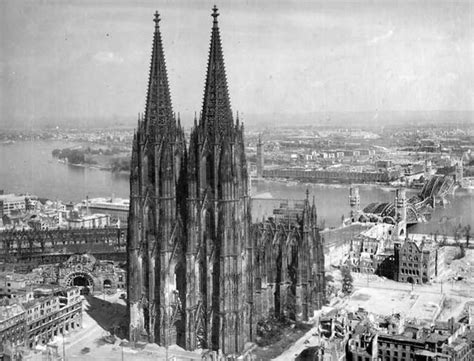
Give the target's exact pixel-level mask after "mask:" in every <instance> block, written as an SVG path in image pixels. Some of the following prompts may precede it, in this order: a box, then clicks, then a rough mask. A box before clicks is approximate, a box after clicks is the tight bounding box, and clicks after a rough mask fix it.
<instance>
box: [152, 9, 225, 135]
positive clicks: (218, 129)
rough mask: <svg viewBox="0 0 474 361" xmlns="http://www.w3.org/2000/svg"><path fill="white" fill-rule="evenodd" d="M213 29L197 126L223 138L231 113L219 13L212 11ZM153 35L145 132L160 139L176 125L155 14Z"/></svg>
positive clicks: (158, 18) (216, 10)
mask: <svg viewBox="0 0 474 361" xmlns="http://www.w3.org/2000/svg"><path fill="white" fill-rule="evenodd" d="M211 16H212V17H213V25H212V34H211V43H210V48H209V59H208V63H207V73H206V83H205V88H204V98H203V105H202V112H201V117H200V119H199V123H200V125H201V126H203V127H204V128H205V132H206V133H207V134H209V135H212V136H213V138H214V136H215V135H217V134H222V132H224V131H225V130H228V129H230V128H231V126H232V125H233V117H232V110H231V107H230V98H229V92H228V88H227V78H226V73H225V66H224V56H223V53H222V45H221V39H220V33H219V24H218V21H217V18H218V16H219V13H218V9H217V7H216V6H215V5H214V7H213V9H212V14H211ZM153 21H154V22H155V32H154V35H153V50H152V56H151V65H150V74H149V80H148V92H147V99H146V106H145V119H144V121H145V128H146V130H147V133H148V134H150V135H151V134H154V135H155V136H157V137H159V136H160V134H162V133H163V131H166V129H167V128H169V127H170V126H172V125H173V124H176V121H175V117H174V116H173V108H172V103H171V96H170V90H169V83H168V74H167V70H166V62H165V56H164V51H163V43H162V40H161V31H160V21H161V19H160V14H159V13H158V12H155V16H154V19H153Z"/></svg>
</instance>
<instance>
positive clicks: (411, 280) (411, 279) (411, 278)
mask: <svg viewBox="0 0 474 361" xmlns="http://www.w3.org/2000/svg"><path fill="white" fill-rule="evenodd" d="M407 282H408V283H415V281H414V280H413V277H410V276H409V277H407Z"/></svg>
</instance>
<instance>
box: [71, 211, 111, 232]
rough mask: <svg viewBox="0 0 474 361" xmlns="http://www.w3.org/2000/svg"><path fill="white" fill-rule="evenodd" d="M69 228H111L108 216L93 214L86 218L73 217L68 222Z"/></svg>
mask: <svg viewBox="0 0 474 361" xmlns="http://www.w3.org/2000/svg"><path fill="white" fill-rule="evenodd" d="M66 221H67V226H68V228H73V229H77V228H104V227H108V226H110V216H109V215H108V214H100V213H99V214H91V215H86V216H77V215H76V216H72V217H71V218H68V219H67V220H66Z"/></svg>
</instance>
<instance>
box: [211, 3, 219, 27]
mask: <svg viewBox="0 0 474 361" xmlns="http://www.w3.org/2000/svg"><path fill="white" fill-rule="evenodd" d="M217 10H218V9H217V6H216V5H214V7H213V8H212V15H211V16H212V17H213V18H214V26H215V27H217V17H218V16H219V13H218V12H217Z"/></svg>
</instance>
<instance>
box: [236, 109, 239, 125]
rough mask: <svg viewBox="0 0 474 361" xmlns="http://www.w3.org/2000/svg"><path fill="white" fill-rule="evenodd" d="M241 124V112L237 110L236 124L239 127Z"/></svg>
mask: <svg viewBox="0 0 474 361" xmlns="http://www.w3.org/2000/svg"><path fill="white" fill-rule="evenodd" d="M239 122H240V120H239V111H238V110H237V116H236V123H237V126H238V125H239Z"/></svg>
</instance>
